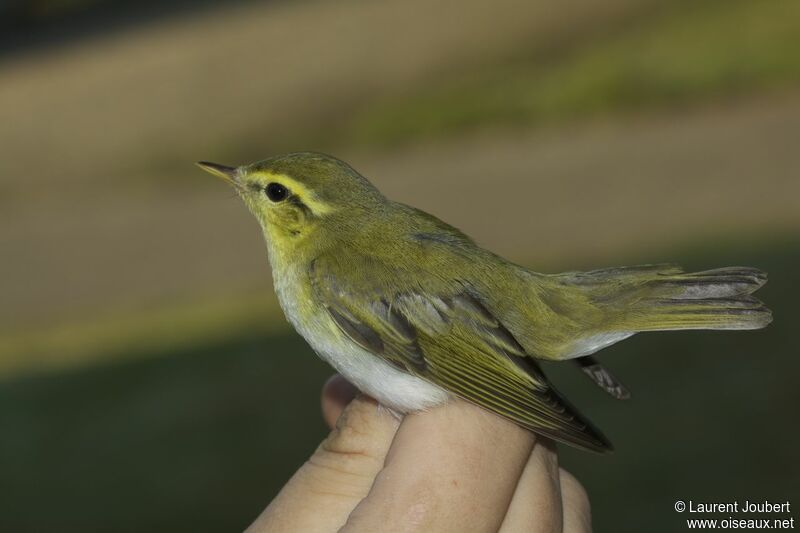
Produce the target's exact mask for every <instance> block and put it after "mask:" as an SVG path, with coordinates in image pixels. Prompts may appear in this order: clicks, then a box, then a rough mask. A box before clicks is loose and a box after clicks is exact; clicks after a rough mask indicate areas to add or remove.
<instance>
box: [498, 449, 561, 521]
mask: <svg viewBox="0 0 800 533" xmlns="http://www.w3.org/2000/svg"><path fill="white" fill-rule="evenodd" d="M561 530H562V496H561V485H560V482H559V469H558V455H557V453H556V447H555V443H553V441H551V440H549V439H545V438H542V437H539V439H538V440H537V441H536V444H535V445H534V447H533V451H532V452H531V455H530V457H529V458H528V462H527V463H526V464H525V468H524V470H523V471H522V476H520V478H519V482H518V483H517V488H516V490H515V491H514V496H513V497H512V499H511V504H510V505H509V507H508V513H507V514H506V516H505V519H504V520H503V525H502V527H501V528H500V531H501V532H502V533H517V532H521V531H525V532H531V533H552V532H554V531H561Z"/></svg>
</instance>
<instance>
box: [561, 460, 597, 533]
mask: <svg viewBox="0 0 800 533" xmlns="http://www.w3.org/2000/svg"><path fill="white" fill-rule="evenodd" d="M560 477H561V501H562V505H563V507H564V533H591V531H592V511H591V507H590V505H589V496H588V494H587V493H586V489H584V488H583V485H581V483H580V481H578V480H577V479H575V476H573V475H572V474H570V473H569V472H567V471H566V470H564V469H561V471H560Z"/></svg>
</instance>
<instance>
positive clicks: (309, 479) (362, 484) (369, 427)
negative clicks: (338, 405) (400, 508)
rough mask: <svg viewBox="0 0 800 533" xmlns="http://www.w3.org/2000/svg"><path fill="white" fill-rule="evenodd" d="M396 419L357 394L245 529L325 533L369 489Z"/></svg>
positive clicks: (334, 527)
mask: <svg viewBox="0 0 800 533" xmlns="http://www.w3.org/2000/svg"><path fill="white" fill-rule="evenodd" d="M398 425H399V421H398V420H397V419H396V418H395V417H394V416H392V415H391V414H390V413H389V412H387V411H386V410H383V409H378V405H377V404H376V403H375V401H374V400H372V399H370V398H368V397H366V396H358V397H357V398H356V399H355V400H353V401H352V402H350V404H349V405H348V406H347V408H346V409H345V410H344V412H343V413H342V415H341V416H340V417H339V419H338V421H337V423H336V428H335V429H334V430H333V431H332V432H331V433H330V435H329V436H328V438H326V439H325V440H324V441H323V442H322V444H320V446H319V447H318V448H317V450H316V451H315V452H314V454H313V455H312V456H311V458H310V459H309V460H308V461H306V463H305V464H304V465H303V466H302V467H300V469H299V470H298V471H297V472H296V473H295V475H294V476H292V479H290V480H289V482H288V483H287V484H286V485H285V486H284V487H283V489H282V490H281V492H280V493H279V494H278V495H277V496H276V497H275V499H274V500H273V501H272V503H270V504H269V506H268V507H267V508H266V509H265V510H264V512H263V513H261V516H259V517H258V518H257V519H256V521H255V522H254V523H253V524H252V525H251V526H250V528H248V530H247V531H248V532H251V533H255V532H261V531H269V532H270V533H274V532H296V531H303V532H315V531H320V532H330V531H336V530H338V529H339V528H340V527H341V526H342V525H344V523H345V521H346V520H347V516H348V515H349V514H350V512H351V511H352V510H353V508H354V507H355V506H356V504H358V502H359V501H361V499H363V498H364V497H365V496H366V495H367V493H368V492H369V489H370V486H371V485H372V482H373V480H374V478H375V476H376V475H377V473H378V472H379V471H380V470H381V468H382V467H383V464H384V460H385V458H386V453H387V452H388V450H389V446H390V445H391V443H392V439H393V437H394V434H395V432H396V431H397V427H398Z"/></svg>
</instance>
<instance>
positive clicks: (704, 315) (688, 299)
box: [623, 267, 772, 331]
mask: <svg viewBox="0 0 800 533" xmlns="http://www.w3.org/2000/svg"><path fill="white" fill-rule="evenodd" d="M766 282H767V275H766V273H764V272H762V271H760V270H757V269H754V268H747V267H728V268H717V269H714V270H705V271H702V272H694V273H680V274H666V275H664V274H659V275H658V277H656V278H654V279H650V280H648V281H647V283H646V285H645V287H644V288H643V289H642V293H641V298H640V299H639V300H638V302H637V303H636V305H634V306H632V307H631V309H630V312H629V313H626V316H625V318H624V320H623V321H624V322H625V327H626V328H630V330H632V331H658V330H675V329H759V328H763V327H764V326H766V325H767V324H769V323H770V322H771V321H772V313H771V312H770V310H769V309H767V308H766V307H765V306H764V304H763V303H762V302H761V301H760V300H759V299H757V298H755V297H754V296H751V294H752V293H753V292H755V291H756V290H758V289H759V288H761V287H762V286H764V284H765V283H766Z"/></svg>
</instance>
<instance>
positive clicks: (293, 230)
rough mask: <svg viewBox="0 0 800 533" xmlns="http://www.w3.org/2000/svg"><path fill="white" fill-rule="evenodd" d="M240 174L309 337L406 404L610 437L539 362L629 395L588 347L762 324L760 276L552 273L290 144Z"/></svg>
mask: <svg viewBox="0 0 800 533" xmlns="http://www.w3.org/2000/svg"><path fill="white" fill-rule="evenodd" d="M198 165H199V166H200V167H202V168H203V169H204V170H207V171H209V172H211V173H212V174H215V175H217V176H219V177H221V178H223V179H225V180H226V181H228V182H229V183H230V184H231V185H233V187H234V188H235V189H236V191H237V192H238V193H239V195H240V196H241V197H242V199H243V200H244V202H245V203H246V204H247V207H248V208H249V209H250V211H251V212H252V213H253V215H255V217H256V218H257V219H258V221H259V223H260V224H261V227H262V229H263V232H264V236H265V238H266V242H267V249H268V252H269V260H270V263H271V265H272V272H273V278H274V283H275V292H276V293H277V296H278V300H279V301H280V305H281V307H282V308H283V311H284V313H285V314H286V317H287V318H288V320H289V321H290V322H291V323H292V325H294V327H295V328H296V329H297V331H298V332H299V333H300V334H301V335H302V336H303V337H304V338H305V339H306V341H307V342H308V343H309V344H310V345H311V347H312V348H313V349H314V350H315V351H316V352H317V353H318V354H319V355H320V356H321V357H322V358H323V359H325V360H326V361H327V362H328V363H330V364H331V365H332V366H333V367H334V368H335V369H336V370H337V371H338V372H340V373H341V374H342V375H343V376H344V377H346V378H347V379H348V380H349V381H350V382H351V383H353V384H354V385H355V386H356V387H358V388H359V389H361V390H362V391H363V392H365V393H366V394H369V395H370V396H372V397H374V398H375V399H377V400H378V401H379V402H380V403H381V404H383V405H385V406H387V407H389V408H390V409H392V410H395V411H397V412H400V413H407V412H410V411H417V410H424V409H427V408H430V407H432V406H435V405H438V404H441V403H443V402H446V401H447V400H448V398H451V397H459V398H462V399H464V400H467V401H469V402H472V403H474V404H477V405H479V406H481V407H483V408H485V409H488V410H489V411H492V412H494V413H496V414H498V415H500V416H503V417H506V418H507V419H509V420H512V421H513V422H515V423H517V424H519V425H520V426H522V427H524V428H527V429H529V430H531V431H534V432H536V433H539V434H542V435H545V436H547V437H550V438H553V439H555V440H558V441H562V442H565V443H567V444H571V445H573V446H576V447H579V448H583V449H587V450H593V451H599V452H603V451H608V450H611V444H610V442H609V441H608V440H607V439H606V438H605V437H604V436H603V434H602V433H600V431H598V430H597V429H596V428H595V427H594V426H593V425H592V424H591V423H590V422H589V421H588V420H586V419H585V418H584V417H583V416H581V415H580V414H579V413H578V412H577V411H576V410H575V409H574V408H573V407H572V406H571V405H570V404H569V403H567V401H566V400H565V399H564V398H563V397H562V396H561V395H560V394H559V393H558V392H557V391H556V390H555V389H554V388H553V386H552V385H551V384H550V382H549V381H548V379H547V378H546V377H545V375H544V374H543V373H542V371H541V370H540V368H539V365H538V364H537V362H536V360H537V359H542V360H549V361H562V360H566V359H574V360H576V361H578V362H579V363H580V365H581V366H582V368H583V369H584V371H585V372H586V373H587V375H589V376H590V377H591V378H592V379H593V380H594V381H595V382H596V383H597V384H598V385H600V386H601V387H602V388H604V389H605V390H606V391H608V392H609V393H611V394H612V395H614V396H616V397H618V398H625V397H627V395H628V393H627V390H626V389H625V388H624V387H623V386H622V385H621V384H620V383H619V382H618V381H617V380H616V379H615V378H614V377H613V376H612V375H611V374H610V373H609V372H608V371H607V370H606V369H605V368H604V367H603V366H602V365H600V363H598V362H597V361H596V360H594V359H593V358H591V357H590V356H591V354H593V353H595V352H597V351H598V350H601V349H602V348H605V347H607V346H610V345H612V344H614V343H615V342H618V341H621V340H623V339H626V338H628V337H630V336H631V335H633V334H634V333H637V332H639V331H659V330H678V329H758V328H762V327H764V326H766V325H767V324H768V323H769V322H770V321H771V313H770V311H769V310H768V309H767V308H766V307H764V305H763V304H762V303H761V302H760V301H759V300H757V299H756V298H754V297H753V296H751V293H752V292H754V291H755V290H756V289H758V288H759V287H761V286H762V285H764V283H766V280H767V277H766V274H764V273H763V272H761V271H759V270H756V269H754V268H748V267H729V268H719V269H714V270H706V271H703V272H694V273H687V272H684V271H683V270H681V269H680V268H679V267H677V266H675V265H645V266H634V267H621V268H609V269H603V270H594V271H591V272H567V273H562V274H552V275H547V274H539V273H536V272H533V271H531V270H528V269H527V268H524V267H521V266H519V265H515V264H514V263H511V262H510V261H507V260H505V259H503V258H502V257H499V256H497V255H495V254H493V253H492V252H489V251H487V250H484V249H483V248H480V247H479V246H478V245H476V244H475V242H473V241H472V239H470V238H469V237H467V236H466V235H464V234H463V233H461V232H460V231H459V230H457V229H456V228H454V227H452V226H449V225H448V224H446V223H444V222H442V221H441V220H439V219H437V218H436V217H433V216H431V215H429V214H427V213H424V212H422V211H420V210H418V209H414V208H413V207H409V206H407V205H403V204H401V203H397V202H393V201H391V200H389V199H387V198H386V197H384V196H383V195H382V194H381V193H380V192H379V191H378V189H376V188H375V187H374V186H373V185H372V184H371V183H370V182H369V181H368V180H367V179H366V178H364V177H363V176H361V175H360V174H359V173H358V172H356V171H355V170H354V169H353V168H351V167H350V166H349V165H347V164H346V163H344V162H342V161H340V160H338V159H335V158H333V157H330V156H327V155H322V154H317V153H308V152H304V153H292V154H288V155H282V156H277V157H272V158H270V159H266V160H264V161H260V162H258V163H253V164H251V165H247V166H241V167H237V168H233V167H228V166H224V165H219V164H216V163H208V162H201V163H198Z"/></svg>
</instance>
